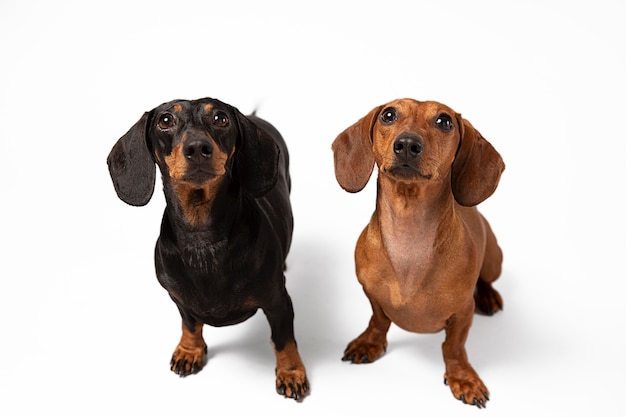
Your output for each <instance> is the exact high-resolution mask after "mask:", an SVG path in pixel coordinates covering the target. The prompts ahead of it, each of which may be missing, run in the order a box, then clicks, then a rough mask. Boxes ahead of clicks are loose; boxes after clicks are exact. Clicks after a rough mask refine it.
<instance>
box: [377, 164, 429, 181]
mask: <svg viewBox="0 0 626 417" xmlns="http://www.w3.org/2000/svg"><path fill="white" fill-rule="evenodd" d="M384 172H385V173H387V174H389V175H392V176H394V177H398V178H401V179H416V178H423V179H426V180H429V179H431V178H432V174H425V173H423V172H422V171H421V170H420V169H419V168H417V167H414V166H411V165H409V164H397V165H393V166H391V167H390V168H385V169H384Z"/></svg>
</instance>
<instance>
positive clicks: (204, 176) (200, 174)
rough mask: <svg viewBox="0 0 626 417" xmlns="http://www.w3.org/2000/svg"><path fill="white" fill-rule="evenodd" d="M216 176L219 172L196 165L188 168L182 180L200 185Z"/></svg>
mask: <svg viewBox="0 0 626 417" xmlns="http://www.w3.org/2000/svg"><path fill="white" fill-rule="evenodd" d="M217 176H219V174H218V173H217V172H215V170H213V169H210V168H208V167H202V166H196V167H191V168H188V169H187V171H186V173H185V175H184V177H183V178H182V180H183V181H185V182H188V183H191V184H195V185H199V186H200V185H202V184H204V183H206V182H207V181H210V180H212V179H213V178H215V177H217Z"/></svg>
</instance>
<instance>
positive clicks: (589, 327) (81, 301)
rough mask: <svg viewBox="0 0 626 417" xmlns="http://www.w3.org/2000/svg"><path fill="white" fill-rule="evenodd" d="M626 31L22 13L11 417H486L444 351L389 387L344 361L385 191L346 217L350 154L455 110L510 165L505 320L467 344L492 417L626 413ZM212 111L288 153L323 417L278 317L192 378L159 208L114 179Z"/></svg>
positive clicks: (305, 340)
mask: <svg viewBox="0 0 626 417" xmlns="http://www.w3.org/2000/svg"><path fill="white" fill-rule="evenodd" d="M625 17H626V13H625V6H624V3H623V2H620V1H608V0H597V1H593V2H591V1H588V2H582V1H546V0H540V1H519V2H514V1H510V2H502V1H472V2H470V1H461V0H459V1H438V2H425V1H424V2H418V1H414V2H408V1H406V2H404V1H389V2H383V1H376V2H372V1H365V0H364V1H358V2H357V1H354V2H341V1H338V0H337V1H332V2H329V1H317V2H310V3H306V4H304V3H300V2H290V3H288V2H273V1H266V2H262V1H232V0H228V1H197V2H193V1H184V0H177V1H169V2H167V1H161V0H151V1H145V2H132V1H123V2H122V1H113V0H109V1H106V2H100V3H97V2H85V1H67V0H57V1H34V0H30V1H29V0H25V1H2V2H1V3H0V57H1V62H2V63H1V64H0V86H1V87H0V88H1V89H0V137H1V140H2V142H1V148H0V149H1V153H0V155H1V158H2V160H1V163H0V175H1V179H2V184H1V186H0V190H1V191H0V192H1V203H0V204H1V210H2V212H1V216H0V236H1V239H2V240H1V241H2V249H1V251H0V256H1V258H0V262H1V264H0V265H1V266H2V269H1V276H0V280H1V285H0V295H1V301H0V335H1V337H2V341H1V342H0V358H1V362H0V414H1V415H6V416H22V415H24V416H26V415H29V416H32V415H65V416H99V415H102V416H105V415H106V416H109V415H133V416H134V415H164V416H169V415H221V414H223V413H227V414H228V415H238V416H242V415H248V414H250V415H252V413H254V414H255V415H265V414H260V413H271V415H277V416H283V415H302V416H325V415H339V416H341V415H349V416H356V415H378V414H383V413H384V414H385V415H428V416H437V415H442V416H451V415H474V414H475V413H478V412H479V411H478V410H477V409H476V408H475V407H469V406H464V405H463V404H461V403H460V402H459V401H456V400H454V399H453V397H452V395H451V393H450V391H449V389H448V388H447V387H445V386H444V385H443V372H444V366H443V360H442V357H441V349H440V346H441V342H442V341H443V333H438V334H434V335H417V334H410V333H407V332H404V331H402V330H400V329H398V328H396V327H393V326H392V329H391V331H390V333H389V349H388V351H387V354H386V355H385V356H384V357H383V358H382V359H381V360H380V361H378V362H376V363H374V364H371V365H363V366H357V365H350V364H347V363H344V362H341V360H340V359H341V356H342V352H343V349H344V347H345V345H346V344H347V343H348V341H350V340H351V339H352V338H353V337H355V336H356V335H357V334H358V333H360V332H361V331H362V330H363V329H364V328H365V326H366V324H367V322H368V320H369V316H370V310H369V304H368V302H367V299H366V298H365V296H364V294H363V292H362V290H361V288H360V286H359V285H358V283H357V281H356V277H355V276H354V272H353V268H354V266H353V259H352V253H353V249H354V244H355V241H356V238H357V235H358V233H359V232H360V231H361V229H362V228H363V226H364V225H365V224H366V222H367V221H368V219H369V216H370V215H371V212H372V210H373V208H374V198H375V185H374V182H373V181H371V182H370V183H369V185H368V187H367V188H366V189H365V190H364V191H363V192H361V193H359V194H353V195H352V194H348V193H345V192H343V191H342V190H341V189H340V187H339V186H338V185H337V183H336V181H335V179H334V173H333V165H332V152H331V151H330V145H331V143H332V141H333V140H334V138H335V137H336V136H337V134H338V133H340V132H341V131H342V130H343V129H345V128H346V127H348V126H349V125H350V124H352V123H354V122H355V121H356V120H357V119H359V118H360V117H362V116H363V115H365V114H366V113H367V112H368V111H369V110H370V109H372V108H373V107H375V106H377V105H379V104H382V103H384V102H386V101H389V100H392V99H395V98H399V97H413V98H416V99H420V100H425V99H434V100H438V101H441V102H443V103H446V104H448V105H450V106H451V107H452V108H454V109H455V110H457V111H459V112H461V113H462V114H463V116H464V117H465V118H467V119H468V120H470V121H471V122H472V124H474V126H475V127H477V128H478V129H479V130H480V131H481V133H482V134H483V135H484V136H485V137H486V138H487V139H488V140H489V141H490V142H491V143H492V144H493V145H494V146H495V147H496V148H497V149H498V150H499V151H500V153H501V154H502V155H503V157H504V159H505V162H506V164H507V169H506V171H505V173H504V175H503V177H502V180H501V182H500V186H499V188H498V190H497V191H496V193H495V194H494V195H493V196H492V197H491V198H490V199H489V200H487V201H486V202H485V203H483V204H482V206H481V207H482V211H483V213H484V214H485V215H486V217H487V218H488V219H489V220H490V222H491V224H492V226H493V228H494V230H495V232H496V234H497V236H498V238H499V241H500V244H501V246H502V248H503V250H504V254H505V263H504V272H503V275H502V277H501V280H500V281H498V283H497V284H496V288H497V289H498V290H499V291H500V292H501V294H502V296H503V297H504V302H505V309H504V312H502V313H499V314H497V315H496V316H494V317H483V316H477V317H476V318H475V320H474V325H473V327H472V330H471V332H470V335H469V340H468V342H467V350H468V355H469V358H470V361H471V362H472V364H473V365H474V367H475V368H476V369H477V371H478V372H479V374H480V375H481V377H482V379H483V380H484V381H485V382H486V384H487V386H488V387H489V389H490V391H491V401H490V402H489V403H488V407H487V409H486V410H484V411H480V413H483V415H495V416H515V415H527V414H531V413H541V415H571V413H574V412H579V414H580V415H582V414H583V413H585V414H588V413H593V415H598V416H600V415H601V416H614V415H618V414H620V413H623V411H621V408H623V407H624V406H623V400H622V397H623V392H624V389H623V386H622V384H623V375H624V372H625V371H626V365H625V363H624V357H623V355H624V352H625V351H626V346H625V342H624V337H623V336H622V333H623V331H624V330H625V326H624V322H623V320H624V317H625V313H626V308H625V306H624V305H625V303H624V302H623V298H624V295H623V284H622V282H623V280H624V278H625V277H624V270H623V259H624V256H625V254H624V247H625V245H624V232H626V230H625V224H624V216H623V213H622V211H623V209H622V208H621V204H622V201H623V190H624V185H623V176H624V175H623V168H622V167H621V166H620V165H621V164H623V161H624V157H623V146H622V145H623V143H624V140H625V139H626V137H625V133H624V132H625V126H626V123H625V122H626V121H625V119H624V118H625V117H626V116H625V115H626V105H625V104H624V97H625V96H626V88H625V82H624V75H625V74H626V52H625V50H626V48H625V47H624V39H626V30H625V29H624V19H625ZM204 96H210V97H216V98H219V99H221V100H223V101H225V102H227V103H230V104H232V105H234V106H236V107H238V108H239V109H240V110H241V111H243V112H244V113H248V112H251V111H253V110H254V109H258V114H259V115H260V116H261V117H264V118H266V119H267V120H269V121H270V122H271V123H273V124H274V125H275V126H276V127H277V128H278V129H279V130H280V131H281V132H282V134H283V136H284V137H285V138H286V140H287V142H288V144H289V146H290V150H291V158H292V177H293V195H292V197H293V208H294V213H295V218H296V230H295V234H294V241H293V247H292V252H291V254H290V257H289V259H288V262H289V270H288V272H287V280H288V289H289V291H290V293H291V296H292V298H293V301H294V305H295V311H296V322H295V325H296V336H297V339H298V342H299V345H300V352H301V354H302V356H303V359H304V361H305V364H306V366H307V368H308V373H309V377H310V381H311V384H312V393H311V395H310V396H309V397H308V398H307V399H306V400H305V401H304V402H303V403H300V404H298V403H296V402H294V401H292V400H286V399H283V398H281V397H280V396H278V395H277V394H276V393H275V391H274V355H273V351H272V346H271V344H270V340H269V328H268V325H267V322H266V321H265V318H264V316H263V314H257V315H256V316H255V317H253V318H252V319H251V320H249V321H248V322H246V323H244V324H241V325H238V326H233V327H228V328H208V327H205V339H206V340H207V343H208V345H209V362H208V364H207V366H206V367H205V368H204V370H203V371H202V372H201V373H199V374H198V375H194V376H190V377H188V378H184V379H181V378H179V377H178V376H176V375H175V374H173V373H172V372H170V371H169V359H170V356H171V353H172V351H173V349H174V347H175V346H176V344H177V342H178V339H179V337H180V318H179V316H178V312H177V310H176V307H175V306H174V304H173V303H172V302H171V300H170V299H169V297H168V295H167V293H166V292H165V291H164V290H163V289H162V288H161V287H160V286H159V284H158V283H157V281H156V278H155V276H154V267H153V253H152V251H153V247H154V242H155V240H156V237H157V234H158V230H159V223H160V218H161V213H162V211H163V208H164V204H165V203H164V200H163V196H162V194H161V193H160V185H157V192H155V196H154V197H153V199H152V201H151V202H150V204H149V205H147V206H146V207H143V208H136V207H130V206H127V205H125V204H124V203H123V202H122V201H120V200H119V199H118V198H117V197H116V194H115V192H114V190H113V187H112V184H111V181H110V178H109V174H108V171H107V167H106V157H107V154H108V152H109V150H110V149H111V147H112V146H113V144H114V143H115V142H116V141H117V139H118V138H119V137H120V136H122V135H123V134H124V133H125V132H126V131H127V130H128V128H130V126H131V125H132V124H134V123H135V122H136V121H137V120H138V119H139V117H140V116H141V114H142V113H143V112H144V111H146V110H149V109H151V108H153V107H155V106H157V105H158V104H160V103H162V102H165V101H169V100H171V99H175V98H188V99H194V98H200V97H204ZM268 415H269V414H268ZM577 415H578V414H577Z"/></svg>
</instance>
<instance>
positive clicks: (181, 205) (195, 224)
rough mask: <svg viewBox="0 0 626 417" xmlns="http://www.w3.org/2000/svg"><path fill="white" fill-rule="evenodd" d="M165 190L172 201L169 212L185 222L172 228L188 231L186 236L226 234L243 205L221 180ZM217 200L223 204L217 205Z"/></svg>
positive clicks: (175, 185) (171, 185)
mask: <svg viewBox="0 0 626 417" xmlns="http://www.w3.org/2000/svg"><path fill="white" fill-rule="evenodd" d="M164 190H165V194H166V195H167V201H169V202H171V204H168V207H167V208H166V210H170V211H174V212H175V213H173V214H174V215H173V216H171V218H175V219H181V220H182V221H180V222H178V223H177V224H174V225H172V226H173V227H174V228H175V229H184V230H183V232H184V233H192V232H213V233H214V234H217V235H219V234H221V233H220V232H223V233H226V231H227V230H228V229H229V227H228V225H229V224H230V223H232V221H233V220H232V219H233V216H234V215H235V213H237V212H238V206H239V204H240V202H239V201H238V200H237V199H236V198H234V197H232V196H231V194H232V193H230V192H229V190H228V186H227V184H225V183H222V181H221V178H219V177H218V178H216V180H212V181H208V182H207V183H205V184H202V185H191V184H189V183H184V182H178V183H177V182H170V183H165V184H164ZM234 195H238V194H236V193H235V194H234ZM217 200H220V201H221V203H220V204H219V205H216V204H215V202H216V201H217ZM231 200H232V201H231Z"/></svg>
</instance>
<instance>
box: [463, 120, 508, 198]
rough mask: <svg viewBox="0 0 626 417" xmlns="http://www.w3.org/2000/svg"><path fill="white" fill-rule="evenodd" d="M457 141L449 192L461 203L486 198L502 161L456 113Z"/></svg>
mask: <svg viewBox="0 0 626 417" xmlns="http://www.w3.org/2000/svg"><path fill="white" fill-rule="evenodd" d="M458 125H459V130H460V133H461V143H460V146H459V149H458V151H457V155H456V158H455V159H454V162H453V163H452V193H453V194H454V198H455V200H456V201H457V202H458V203H459V204H460V205H462V206H466V207H471V206H475V205H477V204H479V203H481V202H482V201H484V200H486V199H487V197H489V196H490V195H491V194H493V192H494V191H495V190H496V187H497V186H498V182H499V181H500V175H502V171H504V161H502V157H501V156H500V154H499V153H498V151H496V150H495V148H494V147H493V146H491V144H490V143H489V142H487V140H486V139H485V138H483V137H482V135H481V134H480V132H479V131H478V130H476V129H474V126H472V125H471V123H470V122H468V121H467V120H465V119H463V118H461V117H460V116H458Z"/></svg>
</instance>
